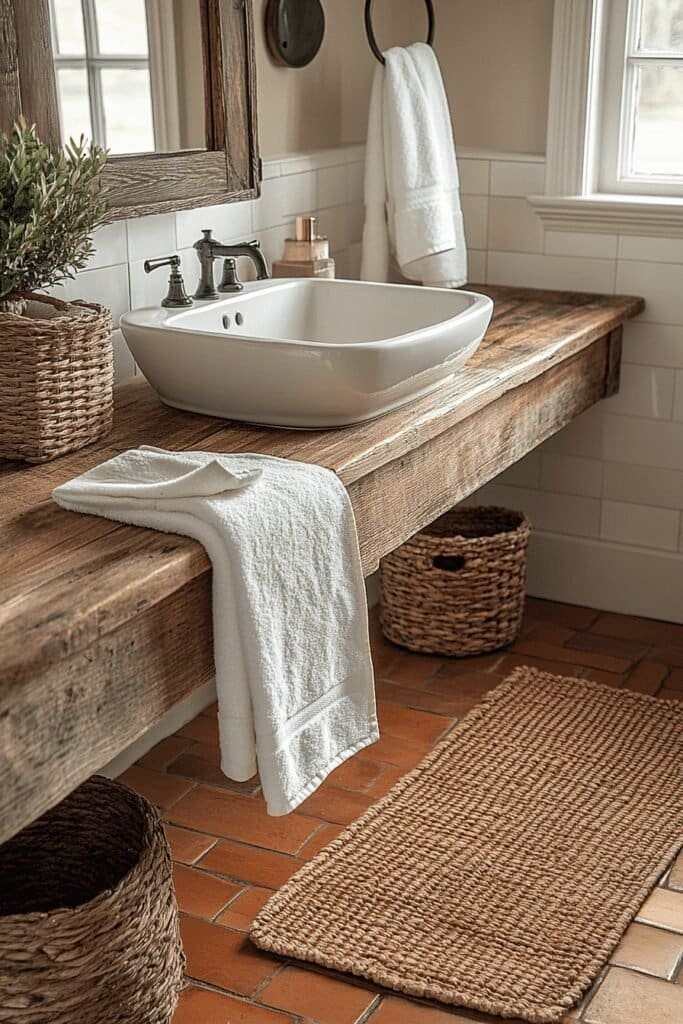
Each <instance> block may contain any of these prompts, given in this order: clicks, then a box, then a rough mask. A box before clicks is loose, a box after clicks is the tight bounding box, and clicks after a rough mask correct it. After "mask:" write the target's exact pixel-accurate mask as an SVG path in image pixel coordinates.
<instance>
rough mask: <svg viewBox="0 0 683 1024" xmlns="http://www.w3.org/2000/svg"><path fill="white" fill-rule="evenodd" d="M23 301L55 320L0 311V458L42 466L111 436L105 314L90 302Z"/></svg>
mask: <svg viewBox="0 0 683 1024" xmlns="http://www.w3.org/2000/svg"><path fill="white" fill-rule="evenodd" d="M24 298H26V299H27V300H28V301H29V303H36V302H39V303H41V304H43V305H47V306H50V307H52V309H53V310H55V311H56V315H53V316H50V317H49V318H44V319H43V318H38V317H36V318H34V317H31V316H20V315H18V314H17V313H12V312H0V458H4V459H19V460H23V461H24V462H49V461H50V459H54V458H56V457H57V456H58V455H64V454H65V453H66V452H71V451H76V449H78V448H83V447H84V446H85V445H87V444H91V443H92V442H93V441H96V440H97V439H98V438H99V437H103V436H104V434H106V433H108V431H109V430H110V429H111V425H112V412H113V392H112V386H113V381H114V359H113V351H112V341H111V327H112V325H111V313H110V311H109V310H108V309H105V308H104V306H98V305H95V304H94V303H90V302H72V303H68V302H62V300H61V299H54V298H52V297H51V296H47V295H26V296H24ZM74 307H76V310H78V311H80V315H75V316H74V315H73V314H74V312H75V310H74ZM69 313H71V315H69Z"/></svg>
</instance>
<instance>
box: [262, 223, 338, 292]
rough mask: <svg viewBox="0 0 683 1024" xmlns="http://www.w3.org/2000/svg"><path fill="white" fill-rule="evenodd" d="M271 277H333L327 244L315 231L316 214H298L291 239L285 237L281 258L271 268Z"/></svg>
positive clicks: (331, 261)
mask: <svg viewBox="0 0 683 1024" xmlns="http://www.w3.org/2000/svg"><path fill="white" fill-rule="evenodd" d="M272 274H273V277H327V278H331V277H334V260H333V259H332V258H331V256H330V243H329V241H328V239H327V238H326V237H325V236H324V235H318V234H317V233H316V218H315V217H297V218H296V234H295V237H294V238H286V239H285V251H284V254H283V257H282V259H281V260H276V261H275V262H274V263H273V267H272Z"/></svg>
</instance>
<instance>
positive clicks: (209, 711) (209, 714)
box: [199, 700, 218, 718]
mask: <svg viewBox="0 0 683 1024" xmlns="http://www.w3.org/2000/svg"><path fill="white" fill-rule="evenodd" d="M199 713H200V715H205V716H206V718H216V716H217V715H218V701H217V700H215V701H214V702H213V704H209V706H208V708H204V710H203V711H200V712H199Z"/></svg>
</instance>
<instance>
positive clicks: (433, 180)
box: [361, 43, 467, 288]
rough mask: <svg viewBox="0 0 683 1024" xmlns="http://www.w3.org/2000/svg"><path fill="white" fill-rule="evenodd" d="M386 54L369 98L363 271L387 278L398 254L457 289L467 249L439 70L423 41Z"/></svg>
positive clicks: (434, 280)
mask: <svg viewBox="0 0 683 1024" xmlns="http://www.w3.org/2000/svg"><path fill="white" fill-rule="evenodd" d="M384 59H385V61H386V64H385V65H384V66H383V65H381V64H378V66H377V70H376V71H375V78H374V81H373V84H372V93H371V97H370V114H369V120H368V141H367V149H366V157H365V228H364V231H363V258H362V267H361V277H362V278H363V280H364V281H387V280H388V279H389V269H390V258H391V256H392V255H393V256H394V257H395V259H396V262H397V264H398V266H399V269H400V270H401V273H402V274H403V276H404V277H407V278H408V279H409V280H411V281H421V282H422V283H423V284H425V285H430V286H432V287H442V288H456V287H459V286H460V285H462V284H464V283H465V281H466V280H467V250H466V247H465V232H464V228H463V222H462V211H461V209H460V184H459V179H458V167H457V164H456V160H455V144H454V142H453V129H452V127H451V118H450V113H449V109H448V100H447V98H446V92H445V90H444V85H443V79H442V78H441V70H440V68H439V64H438V61H437V59H436V56H435V54H434V51H433V49H432V48H431V46H428V45H427V44H425V43H414V44H413V45H412V46H408V47H405V48H403V47H398V46H397V47H393V48H392V49H391V50H387V51H386V53H385V54H384Z"/></svg>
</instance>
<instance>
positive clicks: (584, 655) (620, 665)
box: [515, 640, 631, 672]
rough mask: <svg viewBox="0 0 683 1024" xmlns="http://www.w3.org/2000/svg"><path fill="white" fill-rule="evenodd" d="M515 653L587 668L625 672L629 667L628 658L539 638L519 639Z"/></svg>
mask: <svg viewBox="0 0 683 1024" xmlns="http://www.w3.org/2000/svg"><path fill="white" fill-rule="evenodd" d="M515 653H516V654H520V655H527V654H528V655H530V656H531V657H532V658H544V659H546V660H547V661H554V662H566V663H567V664H571V665H585V666H586V667H587V668H602V669H605V670H606V671H607V672H626V670H627V669H629V668H630V667H631V659H630V658H617V657H614V656H613V655H611V654H599V653H597V652H596V651H576V650H574V649H573V648H570V647H559V646H558V645H557V644H546V643H543V642H542V641H540V640H538V641H537V640H521V641H520V642H519V643H517V644H515Z"/></svg>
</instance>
